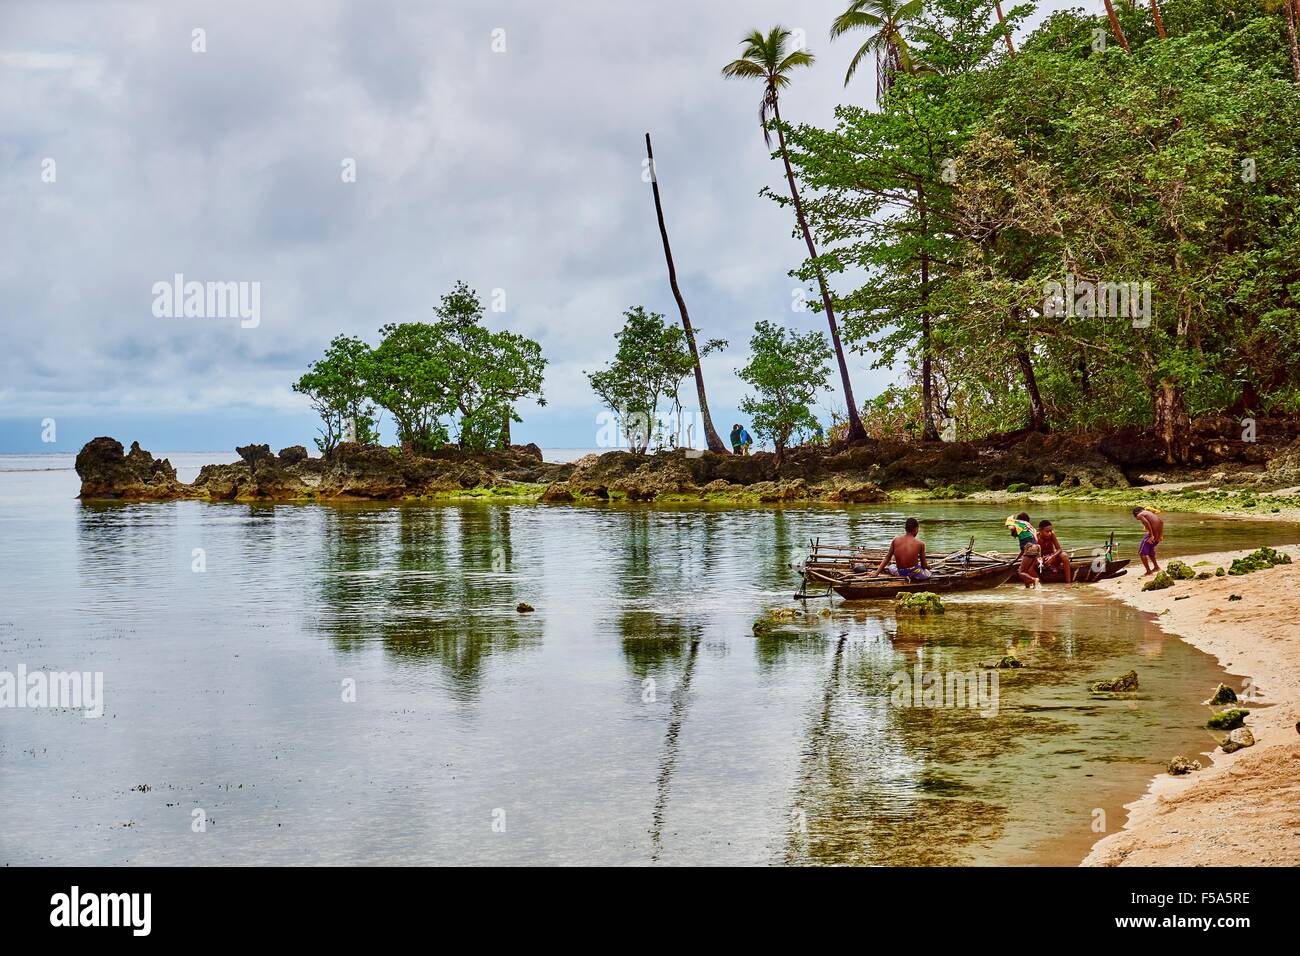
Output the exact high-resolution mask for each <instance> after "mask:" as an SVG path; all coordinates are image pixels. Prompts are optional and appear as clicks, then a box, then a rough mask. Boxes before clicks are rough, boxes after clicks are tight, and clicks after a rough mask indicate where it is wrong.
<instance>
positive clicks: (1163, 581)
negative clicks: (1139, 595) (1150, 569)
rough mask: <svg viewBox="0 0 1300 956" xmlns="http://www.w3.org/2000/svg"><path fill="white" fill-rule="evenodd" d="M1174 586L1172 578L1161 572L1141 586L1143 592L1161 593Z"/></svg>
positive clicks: (1167, 573)
mask: <svg viewBox="0 0 1300 956" xmlns="http://www.w3.org/2000/svg"><path fill="white" fill-rule="evenodd" d="M1173 586H1174V579H1173V576H1172V575H1170V573H1169V572H1168V571H1161V572H1160V573H1158V574H1157V575H1156V576H1155V577H1154V578H1152V579H1151V580H1150V581H1148V582H1147V583H1146V584H1144V585H1142V590H1143V591H1163V590H1164V589H1165V588H1171V587H1173Z"/></svg>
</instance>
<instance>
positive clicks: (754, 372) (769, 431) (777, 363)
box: [738, 321, 831, 464]
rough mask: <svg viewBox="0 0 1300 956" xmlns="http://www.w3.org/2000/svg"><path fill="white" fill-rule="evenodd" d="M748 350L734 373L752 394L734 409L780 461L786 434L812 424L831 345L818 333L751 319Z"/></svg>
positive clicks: (814, 425)
mask: <svg viewBox="0 0 1300 956" xmlns="http://www.w3.org/2000/svg"><path fill="white" fill-rule="evenodd" d="M749 349H750V353H751V355H750V359H749V364H748V365H746V366H745V367H744V368H743V369H741V370H740V371H739V373H738V374H739V375H740V377H741V378H742V379H743V380H744V381H745V382H747V383H748V384H749V385H751V386H752V387H753V388H754V389H755V391H756V392H757V395H756V396H751V395H746V396H745V397H744V399H742V400H741V403H740V408H741V411H743V412H744V413H745V414H746V415H748V416H749V417H750V422H751V424H752V426H753V429H754V431H755V432H756V433H757V434H758V436H759V437H760V438H764V439H768V440H770V441H771V442H772V444H773V446H775V448H776V460H777V463H778V464H780V462H781V459H782V458H783V457H784V456H785V452H786V448H787V446H788V445H789V442H790V437H791V436H792V435H793V434H795V433H796V432H797V431H812V430H814V429H815V428H816V427H817V424H818V423H817V418H816V416H814V415H813V413H812V409H811V406H812V403H813V399H814V398H816V396H817V393H818V392H819V391H821V390H822V389H824V388H825V387H826V380H827V378H829V376H830V367H829V366H828V365H827V361H828V360H829V359H830V357H831V350H830V347H829V346H828V345H827V344H826V336H825V335H823V334H822V333H821V332H816V331H813V332H805V333H802V334H801V333H799V332H795V331H787V330H786V329H784V328H782V327H781V326H779V325H774V324H773V323H771V322H767V321H761V322H758V323H756V324H755V326H754V337H753V338H752V339H750V340H749Z"/></svg>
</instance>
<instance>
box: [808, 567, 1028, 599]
mask: <svg viewBox="0 0 1300 956" xmlns="http://www.w3.org/2000/svg"><path fill="white" fill-rule="evenodd" d="M1019 565H1020V562H1019V561H1018V560H1017V561H1003V562H999V563H996V564H984V565H981V566H978V567H969V568H966V569H964V570H963V569H961V568H959V567H956V566H952V565H950V566H947V567H940V566H938V565H934V564H932V565H931V568H932V570H933V573H932V574H931V575H930V577H928V578H926V579H925V580H924V581H913V580H912V579H910V578H902V577H898V576H896V575H892V574H880V575H876V574H872V573H870V572H866V573H852V572H849V573H845V572H840V571H820V572H818V575H819V576H818V580H821V581H824V582H825V583H826V584H829V585H830V587H831V589H832V590H833V591H835V593H836V594H838V595H839V596H840V597H842V598H844V600H846V601H875V600H892V599H893V597H894V595H896V594H912V593H915V592H917V591H933V592H935V593H936V594H949V593H952V592H955V591H982V590H985V589H986V588H996V587H1000V586H1002V585H1003V584H1006V583H1007V581H1009V580H1011V577H1012V576H1013V575H1014V574H1015V573H1016V568H1017V567H1019ZM873 570H874V569H873Z"/></svg>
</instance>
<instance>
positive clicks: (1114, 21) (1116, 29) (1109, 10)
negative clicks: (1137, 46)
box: [1102, 0, 1133, 53]
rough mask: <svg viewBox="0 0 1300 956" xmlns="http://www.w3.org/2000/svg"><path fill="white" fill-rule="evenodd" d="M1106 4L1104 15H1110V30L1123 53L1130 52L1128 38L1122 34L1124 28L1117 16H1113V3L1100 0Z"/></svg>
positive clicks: (1107, 0) (1108, 0)
mask: <svg viewBox="0 0 1300 956" xmlns="http://www.w3.org/2000/svg"><path fill="white" fill-rule="evenodd" d="M1102 2H1104V3H1105V4H1106V16H1108V17H1110V32H1111V33H1113V34H1115V39H1116V40H1118V41H1119V45H1120V46H1122V47H1123V48H1124V52H1125V53H1132V52H1133V51H1132V50H1130V49H1129V48H1128V38H1127V37H1125V36H1124V28H1123V27H1121V26H1120V25H1119V17H1117V16H1115V5H1114V4H1113V3H1111V2H1110V0H1102Z"/></svg>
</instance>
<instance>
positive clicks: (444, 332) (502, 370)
mask: <svg viewBox="0 0 1300 956" xmlns="http://www.w3.org/2000/svg"><path fill="white" fill-rule="evenodd" d="M434 314H435V315H436V316H437V317H438V321H437V323H436V325H435V326H434V328H435V329H436V330H437V331H436V337H437V338H438V339H439V340H440V341H441V342H442V347H443V348H444V350H445V354H446V361H447V371H448V376H447V391H448V399H449V401H450V404H451V405H452V406H453V407H454V410H455V411H456V412H459V414H460V418H459V420H458V422H457V441H458V443H459V444H460V446H461V447H462V448H480V449H482V448H492V447H496V446H498V445H501V446H508V445H509V444H510V424H511V422H517V421H519V420H520V419H519V415H518V413H517V412H516V411H515V404H516V403H517V402H518V401H519V400H520V399H523V398H535V399H536V400H537V402H538V404H539V405H545V404H546V400H545V398H543V396H542V382H543V377H544V373H545V370H546V359H545V358H543V357H542V347H541V346H540V345H539V344H538V343H537V342H534V341H533V340H531V339H528V338H525V337H524V336H522V335H517V334H515V333H513V332H504V331H503V332H493V331H491V330H490V329H488V328H487V327H485V326H484V325H483V303H482V302H481V301H480V299H479V297H478V293H477V292H475V291H474V290H473V289H471V288H470V287H469V286H467V285H466V284H465V283H464V282H457V283H456V285H455V286H454V287H453V288H452V291H451V292H449V293H447V294H446V295H444V296H443V297H442V300H441V302H440V303H439V304H438V305H437V306H435V307H434Z"/></svg>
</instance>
